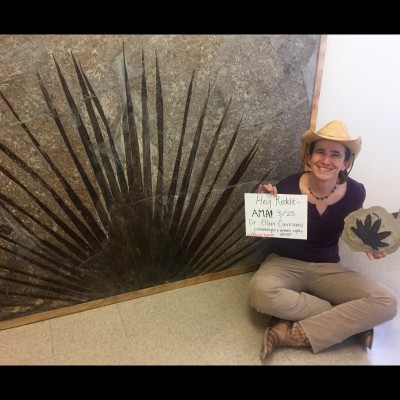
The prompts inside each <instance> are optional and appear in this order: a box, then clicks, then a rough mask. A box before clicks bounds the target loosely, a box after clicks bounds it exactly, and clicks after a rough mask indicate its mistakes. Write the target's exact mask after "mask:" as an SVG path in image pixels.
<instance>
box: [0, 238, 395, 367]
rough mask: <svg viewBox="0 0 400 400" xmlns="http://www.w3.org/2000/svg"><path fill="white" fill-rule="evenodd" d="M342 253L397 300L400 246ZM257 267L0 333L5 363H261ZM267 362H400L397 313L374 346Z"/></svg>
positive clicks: (291, 352)
mask: <svg viewBox="0 0 400 400" xmlns="http://www.w3.org/2000/svg"><path fill="white" fill-rule="evenodd" d="M341 252H342V259H343V260H344V261H347V262H348V263H349V265H351V267H352V268H354V269H357V270H360V271H361V270H362V271H364V272H365V273H366V274H369V275H371V276H374V277H375V278H376V279H379V280H380V281H382V282H383V283H385V284H387V285H388V286H390V287H391V288H392V289H394V290H395V291H396V293H398V295H399V298H400V252H396V253H394V254H391V255H389V256H388V257H386V258H385V259H383V260H373V261H369V260H368V259H367V257H366V256H365V254H362V253H353V252H352V251H351V250H350V249H349V248H348V247H347V246H346V245H345V244H342V250H341ZM251 276H252V273H248V274H243V275H237V276H233V277H229V278H225V279H219V280H216V281H211V282H207V283H202V284H198V285H193V286H189V287H184V288H181V289H177V290H172V291H169V292H164V293H159V294H155V295H151V296H147V297H142V298H139V299H134V300H130V301H126V302H123V303H117V304H113V305H110V306H106V307H102V308H98V309H95V310H90V311H85V312H82V313H77V314H72V315H67V316H64V317H59V318H54V319H51V320H48V321H43V322H38V323H34V324H30V325H25V326H20V327H17V328H12V329H7V330H3V331H0V365H91V364H95V365H263V363H262V362H261V361H260V358H259V353H260V347H261V341H262V338H263V334H264V331H265V327H266V326H267V323H268V320H269V317H268V316H265V315H261V314H259V313H257V312H255V311H254V310H253V309H251V307H250V306H249V304H248V298H247V285H248V282H249V279H250V278H251ZM265 365H400V315H398V316H397V317H396V318H395V319H394V320H392V321H390V322H387V323H385V324H382V325H380V326H378V327H376V328H375V338H374V345H373V348H372V350H363V349H362V348H361V346H360V345H359V343H357V342H356V341H355V340H354V339H352V338H350V339H347V340H346V341H345V342H343V343H341V344H337V345H335V346H332V347H331V348H329V349H327V350H325V351H323V352H321V353H318V354H313V353H311V351H310V350H309V349H305V348H302V349H293V348H279V349H277V350H276V351H275V352H274V354H273V355H272V356H271V358H270V359H269V360H268V362H267V363H265Z"/></svg>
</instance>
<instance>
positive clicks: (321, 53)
mask: <svg viewBox="0 0 400 400" xmlns="http://www.w3.org/2000/svg"><path fill="white" fill-rule="evenodd" d="M327 36H328V35H321V38H320V42H319V50H318V61H317V71H316V75H315V83H314V95H313V102H312V107H311V118H310V129H313V130H315V129H316V125H317V114H318V104H319V95H320V93H321V82H322V71H323V69H324V61H325V51H326V42H327Z"/></svg>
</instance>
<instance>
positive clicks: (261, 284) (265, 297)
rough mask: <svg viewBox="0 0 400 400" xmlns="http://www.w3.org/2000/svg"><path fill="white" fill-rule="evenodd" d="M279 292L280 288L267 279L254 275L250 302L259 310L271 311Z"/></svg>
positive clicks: (250, 287)
mask: <svg viewBox="0 0 400 400" xmlns="http://www.w3.org/2000/svg"><path fill="white" fill-rule="evenodd" d="M278 292H279V288H277V287H276V286H271V285H270V284H269V282H268V281H267V280H265V279H258V278H257V277H254V278H253V279H252V280H251V281H250V284H249V298H250V304H251V306H252V307H254V308H255V309H256V310H257V311H259V312H263V313H270V312H271V310H273V309H274V307H275V305H274V303H275V300H274V299H275V298H276V296H277V294H278Z"/></svg>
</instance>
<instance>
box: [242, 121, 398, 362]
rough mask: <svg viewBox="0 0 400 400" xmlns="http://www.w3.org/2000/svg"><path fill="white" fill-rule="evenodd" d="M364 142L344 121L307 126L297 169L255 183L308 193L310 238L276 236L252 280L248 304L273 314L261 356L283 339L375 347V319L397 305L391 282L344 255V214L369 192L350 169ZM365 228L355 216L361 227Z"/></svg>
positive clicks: (285, 342) (316, 345)
mask: <svg viewBox="0 0 400 400" xmlns="http://www.w3.org/2000/svg"><path fill="white" fill-rule="evenodd" d="M360 150H361V138H356V139H352V138H351V136H350V134H349V131H348V129H347V126H346V125H345V124H344V123H343V122H341V121H332V122H330V123H328V124H327V125H326V126H324V127H322V128H321V129H320V130H319V131H317V132H314V131H313V130H311V129H309V130H308V131H306V132H305V133H304V134H303V137H302V151H301V155H302V158H303V164H304V168H302V170H301V171H300V173H299V174H296V175H291V176H289V177H287V178H285V179H283V180H281V181H280V182H278V184H277V185H276V186H274V185H271V184H262V185H260V186H259V188H258V190H257V191H258V193H263V192H270V193H272V194H274V195H275V196H278V195H279V193H285V194H304V195H307V198H308V215H307V229H308V231H307V239H306V240H293V239H284V240H282V239H274V240H273V239H272V240H273V244H272V248H271V253H272V254H270V255H269V256H268V257H267V259H266V260H265V262H264V263H263V264H262V265H261V266H260V268H259V269H258V271H257V272H256V273H255V274H254V276H253V277H252V280H251V282H250V286H249V291H250V302H251V305H252V306H253V307H254V308H255V309H256V310H257V311H259V312H262V313H265V314H269V315H272V316H273V318H272V320H271V325H270V326H269V327H268V328H267V330H266V332H265V336H264V340H263V350H262V352H261V358H262V359H263V360H264V359H266V358H268V357H269V356H270V355H271V354H272V353H273V351H274V350H275V348H277V347H280V346H291V347H310V348H311V349H312V351H313V352H314V353H318V352H320V351H322V350H324V349H326V348H328V347H330V346H332V345H334V344H337V343H340V342H342V341H343V340H345V339H346V338H348V337H350V336H354V335H356V336H357V337H358V338H359V339H360V341H361V343H362V345H363V346H364V347H368V348H371V347H372V339H373V328H374V326H376V325H379V324H381V323H383V322H386V321H389V320H391V319H393V318H394V317H395V315H396V313H397V298H396V295H395V293H394V292H393V291H392V290H391V289H389V288H387V287H385V286H384V285H383V284H381V283H378V282H377V281H375V280H373V279H371V278H369V277H367V276H363V275H361V274H360V273H358V272H356V271H353V270H351V269H348V268H347V267H346V266H345V265H343V264H342V263H341V261H340V256H339V239H340V236H341V234H342V231H343V229H344V224H345V219H346V218H347V217H348V216H349V215H351V214H352V213H353V212H355V211H356V210H359V209H360V208H362V206H363V203H364V200H365V196H366V191H365V188H364V185H363V184H361V183H359V182H357V181H355V180H354V179H352V178H350V177H349V172H350V170H351V168H352V165H353V163H354V160H355V159H356V157H357V155H358V154H359V152H360ZM315 193H317V195H316V194H315ZM364 225H367V226H368V228H370V230H372V228H375V230H377V229H379V227H380V222H377V221H375V222H374V223H373V224H371V219H368V217H367V218H366V222H365V224H364ZM361 228H362V225H361V222H360V223H357V228H356V232H359V231H361V230H362V229H361ZM353 231H354V230H353ZM380 235H381V236H380V237H381V238H384V237H386V236H387V234H386V233H384V232H382V233H380ZM361 236H363V237H364V238H365V234H363V235H361ZM375 250H376V252H374V253H373V257H374V258H377V259H379V258H382V257H385V256H386V252H385V251H383V250H382V248H378V249H375ZM367 255H368V256H369V257H370V256H371V254H370V253H369V252H368V251H367Z"/></svg>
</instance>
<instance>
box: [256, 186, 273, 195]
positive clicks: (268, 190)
mask: <svg viewBox="0 0 400 400" xmlns="http://www.w3.org/2000/svg"><path fill="white" fill-rule="evenodd" d="M257 193H268V194H272V195H273V196H276V195H277V194H278V189H277V188H276V186H273V185H272V184H271V183H262V184H261V185H260V186H259V187H258V188H257Z"/></svg>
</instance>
